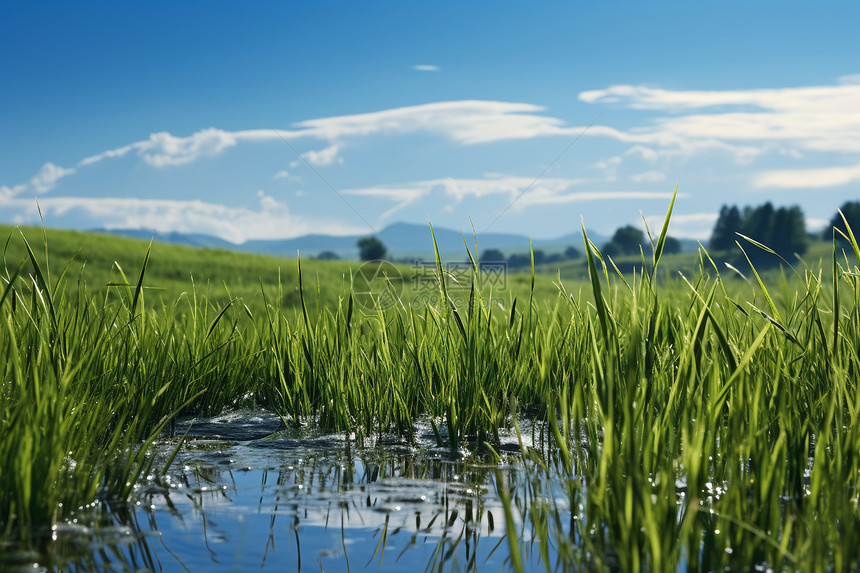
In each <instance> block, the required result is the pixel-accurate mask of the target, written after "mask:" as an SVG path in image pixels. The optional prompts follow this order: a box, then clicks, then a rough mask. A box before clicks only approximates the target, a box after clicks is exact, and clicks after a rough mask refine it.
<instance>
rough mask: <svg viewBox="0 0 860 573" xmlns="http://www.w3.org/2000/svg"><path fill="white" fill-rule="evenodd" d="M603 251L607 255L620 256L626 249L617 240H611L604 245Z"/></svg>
mask: <svg viewBox="0 0 860 573" xmlns="http://www.w3.org/2000/svg"><path fill="white" fill-rule="evenodd" d="M601 253H603V255H605V256H607V257H618V256H621V255H623V254H624V251H623V250H622V248H621V245H619V244H618V243H617V242H616V241H609V242H608V243H606V244H605V245H603V249H601Z"/></svg>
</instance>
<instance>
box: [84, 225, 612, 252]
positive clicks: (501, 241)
mask: <svg viewBox="0 0 860 573" xmlns="http://www.w3.org/2000/svg"><path fill="white" fill-rule="evenodd" d="M97 232H101V233H109V234H114V235H121V236H124V237H132V238H135V239H144V240H147V241H148V240H150V239H154V240H155V241H159V242H162V243H171V244H177V245H187V246H191V247H204V248H217V249H229V250H234V251H244V252H250V253H260V254H267V255H275V256H281V257H294V256H296V253H297V252H299V253H301V255H302V256H303V257H315V256H317V255H319V254H320V253H321V252H323V251H331V252H334V253H336V254H337V255H338V256H339V257H341V258H344V259H357V258H358V248H357V247H356V242H357V241H358V239H359V238H361V237H363V236H366V235H346V236H337V235H317V234H313V235H304V236H302V237H296V238H294V239H274V240H252V241H246V242H244V243H241V244H236V243H231V242H229V241H225V240H224V239H220V238H218V237H215V236H212V235H204V234H185V233H158V232H153V231H146V230H143V229H109V230H105V229H98V230H97ZM433 233H434V234H435V236H436V244H437V246H438V248H439V252H440V254H442V255H443V256H444V257H446V258H449V259H450V258H452V257H465V256H466V250H465V246H464V243H463V235H464V233H461V232H460V231H454V230H452V229H445V228H442V227H434V228H433ZM369 234H370V233H367V235H369ZM588 235H589V238H590V239H591V240H592V241H593V242H595V243H596V244H597V245H602V244H603V243H605V242H606V241H608V240H609V238H608V237H607V236H606V235H602V234H600V233H595V232H593V231H589V232H588ZM377 236H378V237H379V239H380V240H381V241H382V242H383V243H384V244H385V246H386V247H387V248H388V253H389V256H390V257H391V258H396V259H404V258H423V259H432V258H433V256H434V255H433V238H432V236H431V234H430V226H429V225H413V224H411V223H394V224H392V225H389V226H387V227H385V228H384V229H382V231H380V232H379V233H378V235H377ZM465 238H466V242H467V243H468V245H469V248H470V249H471V250H473V251H474V245H475V237H474V236H473V235H472V233H471V230H470V231H469V232H468V233H466V235H465ZM477 239H478V249H479V251H484V250H486V249H499V250H502V251H504V252H506V253H512V252H526V251H528V249H529V238H528V237H527V236H526V235H518V234H514V233H486V234H478V236H477ZM533 244H534V248H535V249H543V250H545V251H548V252H552V251H562V250H564V249H565V248H566V247H567V246H569V245H573V246H574V247H576V248H577V249H579V250H580V251H582V235H581V234H580V233H579V232H574V233H571V234H568V235H564V236H562V237H558V238H556V239H537V240H534V241H533Z"/></svg>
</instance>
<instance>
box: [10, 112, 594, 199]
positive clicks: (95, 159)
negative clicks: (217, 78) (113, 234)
mask: <svg viewBox="0 0 860 573" xmlns="http://www.w3.org/2000/svg"><path fill="white" fill-rule="evenodd" d="M543 111H544V108H543V107H541V106H538V105H532V104H525V103H508V102H499V101H478V100H466V101H449V102H438V103H430V104H424V105H417V106H408V107H400V108H393V109H387V110H382V111H377V112H371V113H363V114H356V115H344V116H333V117H326V118H320V119H311V120H307V121H301V122H298V123H296V124H294V125H293V126H292V129H249V130H239V131H226V130H223V129H218V128H215V127H210V128H206V129H202V130H200V131H198V132H195V133H193V134H191V135H188V136H177V135H174V134H171V133H169V132H166V131H162V132H157V133H153V134H151V135H150V136H149V138H147V139H145V140H141V141H136V142H132V143H129V144H127V145H124V146H122V147H118V148H115V149H109V150H106V151H103V152H101V153H98V154H95V155H91V156H88V157H86V158H84V159H82V160H81V161H80V162H79V163H78V165H77V169H79V168H82V167H86V166H89V165H93V164H96V163H99V162H101V161H105V160H108V159H115V158H121V157H126V156H128V155H129V154H130V153H134V154H136V155H137V156H138V157H140V158H141V159H142V160H143V161H144V162H145V163H146V164H148V165H150V166H152V167H154V168H157V169H163V168H168V167H175V166H181V165H188V164H190V163H193V162H195V161H198V160H200V159H203V158H212V157H215V156H217V155H220V154H222V153H224V151H226V150H228V149H230V148H233V147H235V146H237V145H239V144H240V143H243V142H265V141H272V142H276V141H279V140H281V139H284V140H288V141H289V140H297V139H302V138H310V139H316V140H321V141H327V142H329V143H330V145H329V146H328V147H326V148H323V149H320V150H310V151H305V152H303V156H304V157H305V159H306V160H307V161H308V162H309V163H311V164H312V165H316V166H327V165H331V164H333V163H335V162H337V163H340V162H342V161H343V159H342V157H340V155H339V152H340V150H341V149H342V143H341V142H342V141H343V140H344V139H346V138H351V137H352V138H357V137H370V136H391V135H404V134H410V133H418V132H423V133H431V134H436V135H439V136H442V137H445V138H448V139H450V140H452V141H454V142H455V143H457V144H461V145H473V144H479V143H488V142H493V141H504V140H514V139H531V138H535V137H541V136H554V135H571V134H574V133H577V132H578V130H581V128H572V127H566V126H565V122H564V121H563V120H561V119H558V118H554V117H550V116H546V115H541V114H540V112H543ZM48 166H51V167H50V168H49V167H48ZM51 169H53V171H51ZM75 170H76V168H72V169H63V168H60V167H56V166H54V165H53V164H50V163H48V164H46V166H45V167H43V168H42V171H41V172H40V173H39V174H38V175H36V176H35V177H34V178H33V180H32V181H30V182H29V184H28V185H29V187H31V188H32V190H33V191H35V192H37V193H43V192H45V191H46V190H50V189H51V188H52V186H53V183H55V182H56V180H57V179H59V178H60V177H64V176H66V175H71V174H72V173H74V172H75ZM4 188H5V189H7V190H12V191H14V194H17V193H20V192H22V191H23V190H26V189H27V187H23V188H21V187H20V186H12V187H9V186H8V184H7V186H5V187H4Z"/></svg>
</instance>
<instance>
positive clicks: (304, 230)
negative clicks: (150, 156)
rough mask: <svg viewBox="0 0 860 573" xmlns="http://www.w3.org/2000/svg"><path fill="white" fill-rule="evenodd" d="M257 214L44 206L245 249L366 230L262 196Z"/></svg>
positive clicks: (206, 207)
mask: <svg viewBox="0 0 860 573" xmlns="http://www.w3.org/2000/svg"><path fill="white" fill-rule="evenodd" d="M257 202H258V208H256V209H253V208H245V207H228V206H225V205H221V204H217V203H210V202H206V201H176V200H170V199H139V198H119V197H98V198H96V197H48V198H45V199H40V200H39V204H40V207H41V209H42V212H43V213H44V214H45V215H46V216H56V217H61V216H63V215H66V214H69V213H74V212H77V213H78V214H82V215H85V216H86V217H88V218H89V219H90V220H94V221H97V222H99V224H100V225H101V226H103V227H104V228H107V229H124V228H131V229H150V230H154V231H160V232H169V231H178V232H182V233H209V234H214V235H217V236H219V237H221V238H222V239H226V240H228V241H232V242H234V243H241V242H244V241H246V240H248V239H284V238H291V237H298V236H301V235H305V234H308V233H329V234H332V235H350V234H360V233H364V232H366V231H367V228H366V227H357V226H353V225H348V224H344V223H343V221H339V220H336V219H332V218H326V217H308V216H296V215H293V214H292V213H291V212H290V210H289V208H288V207H287V205H286V203H283V202H281V201H278V200H277V199H275V198H274V197H272V196H270V195H267V194H266V193H264V192H263V191H258V192H257ZM0 206H2V207H3V208H4V209H6V210H16V211H17V212H18V213H17V215H18V219H19V220H21V221H22V222H23V221H24V220H26V218H29V219H31V220H32V219H33V218H34V217H35V205H34V204H33V202H32V201H30V200H26V199H15V198H2V197H0Z"/></svg>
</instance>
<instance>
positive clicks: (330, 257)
mask: <svg viewBox="0 0 860 573" xmlns="http://www.w3.org/2000/svg"><path fill="white" fill-rule="evenodd" d="M317 258H318V259H319V260H321V261H336V260H338V259H340V257H339V256H337V253H335V252H334V251H321V252H320V253H319V254H317Z"/></svg>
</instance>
